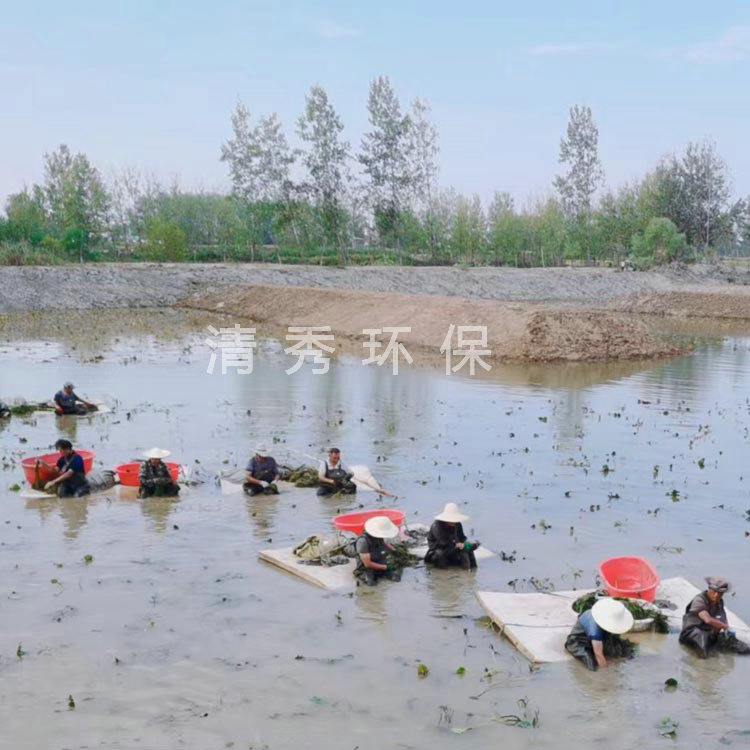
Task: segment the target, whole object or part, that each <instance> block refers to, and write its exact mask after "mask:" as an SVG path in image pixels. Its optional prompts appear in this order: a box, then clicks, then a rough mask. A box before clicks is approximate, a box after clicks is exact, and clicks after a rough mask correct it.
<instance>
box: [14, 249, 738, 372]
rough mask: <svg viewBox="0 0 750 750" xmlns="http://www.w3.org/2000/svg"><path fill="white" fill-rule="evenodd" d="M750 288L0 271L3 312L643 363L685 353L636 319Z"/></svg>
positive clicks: (726, 305)
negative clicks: (466, 337)
mask: <svg viewBox="0 0 750 750" xmlns="http://www.w3.org/2000/svg"><path fill="white" fill-rule="evenodd" d="M749 280H750V278H749V275H748V273H747V272H745V271H742V270H737V269H732V268H729V267H727V266H690V267H681V268H669V269H666V270H663V271H659V272H655V271H653V272H645V273H630V272H628V273H620V272H617V271H613V270H610V269H599V268H546V269H539V268H537V269H510V268H471V269H460V268H452V267H441V268H394V267H365V268H355V267H352V268H326V267H319V266H279V265H271V264H256V265H249V264H206V265H202V264H146V263H143V264H91V265H66V266H55V267H6V268H0V314H1V313H8V312H13V311H29V310H60V311H64V310H85V309H97V308H112V309H119V308H144V307H172V306H175V305H177V304H180V305H184V306H189V307H195V308H198V309H207V310H212V311H216V310H217V307H216V305H218V304H219V303H223V305H224V306H223V308H220V309H221V310H222V312H224V313H228V314H230V315H234V316H238V317H242V318H245V319H250V320H255V321H257V322H259V323H261V322H262V323H268V324H269V325H270V324H273V325H274V326H277V327H285V326H289V325H330V326H331V328H332V331H333V333H334V334H337V335H338V336H340V337H345V338H346V337H348V338H349V339H350V340H351V341H354V340H355V339H359V340H360V341H361V339H362V329H363V328H378V327H383V326H411V328H412V332H411V334H410V335H407V336H406V337H405V341H407V342H408V343H409V344H411V345H412V346H415V347H424V348H429V349H434V348H435V347H439V346H440V344H441V343H442V340H443V338H444V336H445V332H446V331H447V329H448V326H449V324H451V323H454V324H456V325H486V326H487V329H488V336H489V340H488V346H489V348H491V349H492V350H493V358H495V359H498V360H509V361H513V360H516V361H540V362H544V361H555V360H558V361H559V360H563V361H564V360H569V361H582V360H595V359H639V358H652V357H661V356H668V355H670V354H674V353H678V350H677V349H676V348H675V346H674V345H673V344H670V343H666V342H664V341H663V340H661V339H660V338H659V337H658V336H656V335H654V334H653V333H652V332H651V329H650V327H649V326H648V325H646V324H645V323H643V321H642V320H640V319H638V318H636V317H635V316H633V315H632V314H633V313H637V314H649V315H659V316H675V317H681V318H682V317H684V318H688V317H706V318H733V319H736V320H742V319H747V320H750V288H749V287H748V286H746V285H747V284H748V282H749Z"/></svg>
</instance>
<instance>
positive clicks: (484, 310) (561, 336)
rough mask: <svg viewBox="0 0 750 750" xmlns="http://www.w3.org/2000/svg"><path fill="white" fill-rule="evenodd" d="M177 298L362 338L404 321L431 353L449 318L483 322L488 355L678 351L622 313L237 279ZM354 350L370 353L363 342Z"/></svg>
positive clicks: (413, 339)
mask: <svg viewBox="0 0 750 750" xmlns="http://www.w3.org/2000/svg"><path fill="white" fill-rule="evenodd" d="M180 304H181V305H182V306H184V307H191V308H195V309H202V310H211V311H216V312H220V313H222V314H227V315H229V316H230V317H232V316H235V317H239V318H246V319H249V320H252V321H254V322H255V323H259V324H262V323H266V324H268V328H276V327H288V326H330V327H331V331H332V333H333V334H334V335H335V336H336V337H337V338H338V337H344V338H346V339H349V340H356V341H358V342H360V344H361V342H363V341H365V340H367V339H368V337H367V336H366V335H365V334H363V330H364V329H367V328H383V327H384V326H404V327H409V328H411V331H409V332H405V333H403V334H400V335H399V340H400V341H403V342H404V344H405V345H406V347H407V349H410V348H417V349H423V350H424V349H426V350H431V351H432V352H433V353H439V350H440V347H441V345H442V344H443V342H444V340H445V337H446V334H447V333H448V330H449V326H450V325H451V324H454V325H456V326H485V327H486V328H487V348H489V349H491V350H492V355H491V358H492V359H495V360H504V361H525V362H530V361H532V362H554V361H588V360H605V359H647V358H653V357H662V356H670V355H674V354H678V353H680V350H679V349H677V348H676V347H675V346H673V345H671V344H668V343H665V342H664V341H662V340H660V339H658V338H656V337H655V336H654V335H653V334H652V333H651V332H650V330H649V329H648V327H647V326H646V325H645V324H644V323H642V322H640V321H638V320H634V319H629V318H627V317H626V316H623V315H620V314H615V313H608V312H577V311H572V310H568V311H563V312H561V311H555V310H548V309H544V308H539V307H535V306H532V305H525V304H513V305H510V304H504V303H501V302H494V301H489V300H469V299H462V298H458V297H439V296H435V295H430V296H427V295H403V294H390V293H383V292H381V293H374V292H360V291H351V290H328V289H313V288H306V287H276V286H240V287H230V288H225V289H222V290H220V291H219V290H216V291H214V292H212V293H209V294H205V293H201V292H197V293H195V294H194V295H193V296H191V297H189V298H187V299H185V300H183V301H182V302H181V303H180ZM269 332H270V331H269ZM258 333H259V334H261V333H263V331H262V330H259V331H258ZM455 346H456V341H455V335H454V340H453V347H455ZM359 351H360V352H361V353H364V354H367V353H368V352H367V351H366V350H365V349H363V348H360V349H359Z"/></svg>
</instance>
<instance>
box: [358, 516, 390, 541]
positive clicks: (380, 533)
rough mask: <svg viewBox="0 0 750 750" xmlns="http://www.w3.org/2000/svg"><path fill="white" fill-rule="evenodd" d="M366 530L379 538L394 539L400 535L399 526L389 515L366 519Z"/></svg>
mask: <svg viewBox="0 0 750 750" xmlns="http://www.w3.org/2000/svg"><path fill="white" fill-rule="evenodd" d="M365 531H366V532H367V533H368V534H369V535H370V536H375V537H377V538H378V539H392V538H393V537H394V536H398V526H396V524H395V523H393V521H391V519H390V518H388V517H387V516H375V517H374V518H368V519H367V521H365Z"/></svg>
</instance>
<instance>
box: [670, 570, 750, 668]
mask: <svg viewBox="0 0 750 750" xmlns="http://www.w3.org/2000/svg"><path fill="white" fill-rule="evenodd" d="M705 580H706V590H705V591H703V592H702V593H700V594H698V595H697V596H695V597H694V598H693V600H692V601H691V602H690V604H688V606H687V608H686V609H685V614H684V615H683V618H682V631H681V632H680V643H682V644H683V645H685V646H689V647H690V648H692V649H694V650H695V652H696V653H697V655H698V656H699V657H700V658H701V659H705V658H706V657H707V656H708V655H709V654H710V653H711V651H729V652H732V653H735V654H742V655H747V654H750V646H748V644H746V643H744V642H743V641H741V640H739V638H737V635H736V633H735V632H734V631H733V630H731V629H730V627H729V623H728V622H727V611H726V609H725V608H724V594H726V593H727V591H729V589H730V588H731V584H730V583H729V581H726V580H724V579H723V578H718V577H715V576H708V578H706V579H705Z"/></svg>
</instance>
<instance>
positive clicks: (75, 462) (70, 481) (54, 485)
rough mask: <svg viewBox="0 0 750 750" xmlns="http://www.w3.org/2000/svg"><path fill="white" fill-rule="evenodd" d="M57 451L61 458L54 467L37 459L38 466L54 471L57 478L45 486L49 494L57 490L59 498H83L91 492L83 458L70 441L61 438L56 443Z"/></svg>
mask: <svg viewBox="0 0 750 750" xmlns="http://www.w3.org/2000/svg"><path fill="white" fill-rule="evenodd" d="M55 449H56V450H58V451H60V454H61V455H60V458H59V459H58V460H57V463H56V464H55V465H54V466H51V465H50V464H48V463H46V462H45V461H42V460H41V459H37V466H44V467H45V468H47V469H51V470H52V471H54V472H55V473H56V474H57V476H56V477H55V478H54V479H51V480H50V481H49V482H47V484H45V485H44V489H45V490H46V491H47V492H49V491H50V490H55V491H56V492H57V496H58V497H82V496H83V495H88V494H89V492H90V491H91V488H90V487H89V483H88V481H87V480H86V469H85V468H84V465H83V458H82V457H81V456H80V455H79V454H78V453H76V452H75V451H74V450H73V444H72V443H71V442H70V440H65V439H64V438H61V439H60V440H58V441H57V442H56V443H55Z"/></svg>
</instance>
